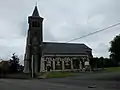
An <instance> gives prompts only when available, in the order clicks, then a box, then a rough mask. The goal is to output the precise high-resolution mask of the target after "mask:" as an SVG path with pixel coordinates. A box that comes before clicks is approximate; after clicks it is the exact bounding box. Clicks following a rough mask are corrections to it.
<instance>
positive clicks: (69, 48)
mask: <svg viewBox="0 0 120 90" xmlns="http://www.w3.org/2000/svg"><path fill="white" fill-rule="evenodd" d="M91 50H92V49H91V48H89V47H88V46H86V45H85V44H78V43H57V42H43V53H44V54H87V51H91Z"/></svg>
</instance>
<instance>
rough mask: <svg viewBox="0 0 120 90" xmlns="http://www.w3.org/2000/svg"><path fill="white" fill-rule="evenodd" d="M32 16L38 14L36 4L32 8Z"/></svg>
mask: <svg viewBox="0 0 120 90" xmlns="http://www.w3.org/2000/svg"><path fill="white" fill-rule="evenodd" d="M32 16H39V12H38V9H37V5H35V8H34V11H33V14H32Z"/></svg>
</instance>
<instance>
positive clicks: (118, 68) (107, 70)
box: [103, 67, 120, 72]
mask: <svg viewBox="0 0 120 90" xmlns="http://www.w3.org/2000/svg"><path fill="white" fill-rule="evenodd" d="M103 72H120V67H110V68H106V69H105V70H104V71H103Z"/></svg>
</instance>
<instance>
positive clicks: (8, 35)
mask: <svg viewBox="0 0 120 90" xmlns="http://www.w3.org/2000/svg"><path fill="white" fill-rule="evenodd" d="M0 1H1V2H0V57H1V58H3V59H4V60H7V59H9V58H10V56H11V54H12V53H13V52H16V54H17V55H19V57H20V58H21V63H23V55H24V51H25V43H26V35H27V30H28V23H27V18H28V16H29V15H31V13H32V12H33V9H34V6H35V3H36V0H0ZM38 9H39V12H40V15H41V17H43V18H44V22H43V24H44V26H43V30H44V41H59V42H65V41H68V40H71V39H73V38H76V37H80V36H83V35H86V34H88V33H91V32H94V31H96V30H98V29H102V28H105V27H108V26H109V25H112V24H116V23H118V22H120V0H39V1H38ZM119 33H120V26H116V27H114V28H111V29H109V30H107V31H103V32H100V33H98V34H95V35H92V36H89V37H86V38H83V39H80V40H76V41H74V42H77V43H85V44H86V45H88V46H89V47H91V48H92V49H93V55H94V56H98V57H100V56H104V57H108V56H109V53H108V49H109V47H110V44H109V42H110V41H111V40H112V39H113V37H115V36H116V35H118V34H119Z"/></svg>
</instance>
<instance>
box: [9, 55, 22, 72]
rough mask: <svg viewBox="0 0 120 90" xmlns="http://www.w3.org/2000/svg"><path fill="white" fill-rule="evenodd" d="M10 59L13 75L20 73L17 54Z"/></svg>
mask: <svg viewBox="0 0 120 90" xmlns="http://www.w3.org/2000/svg"><path fill="white" fill-rule="evenodd" d="M11 58H12V59H10V69H11V71H12V72H13V73H15V72H18V69H19V66H20V65H19V58H18V57H17V56H16V55H15V53H14V54H13V55H12V57H11Z"/></svg>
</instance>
